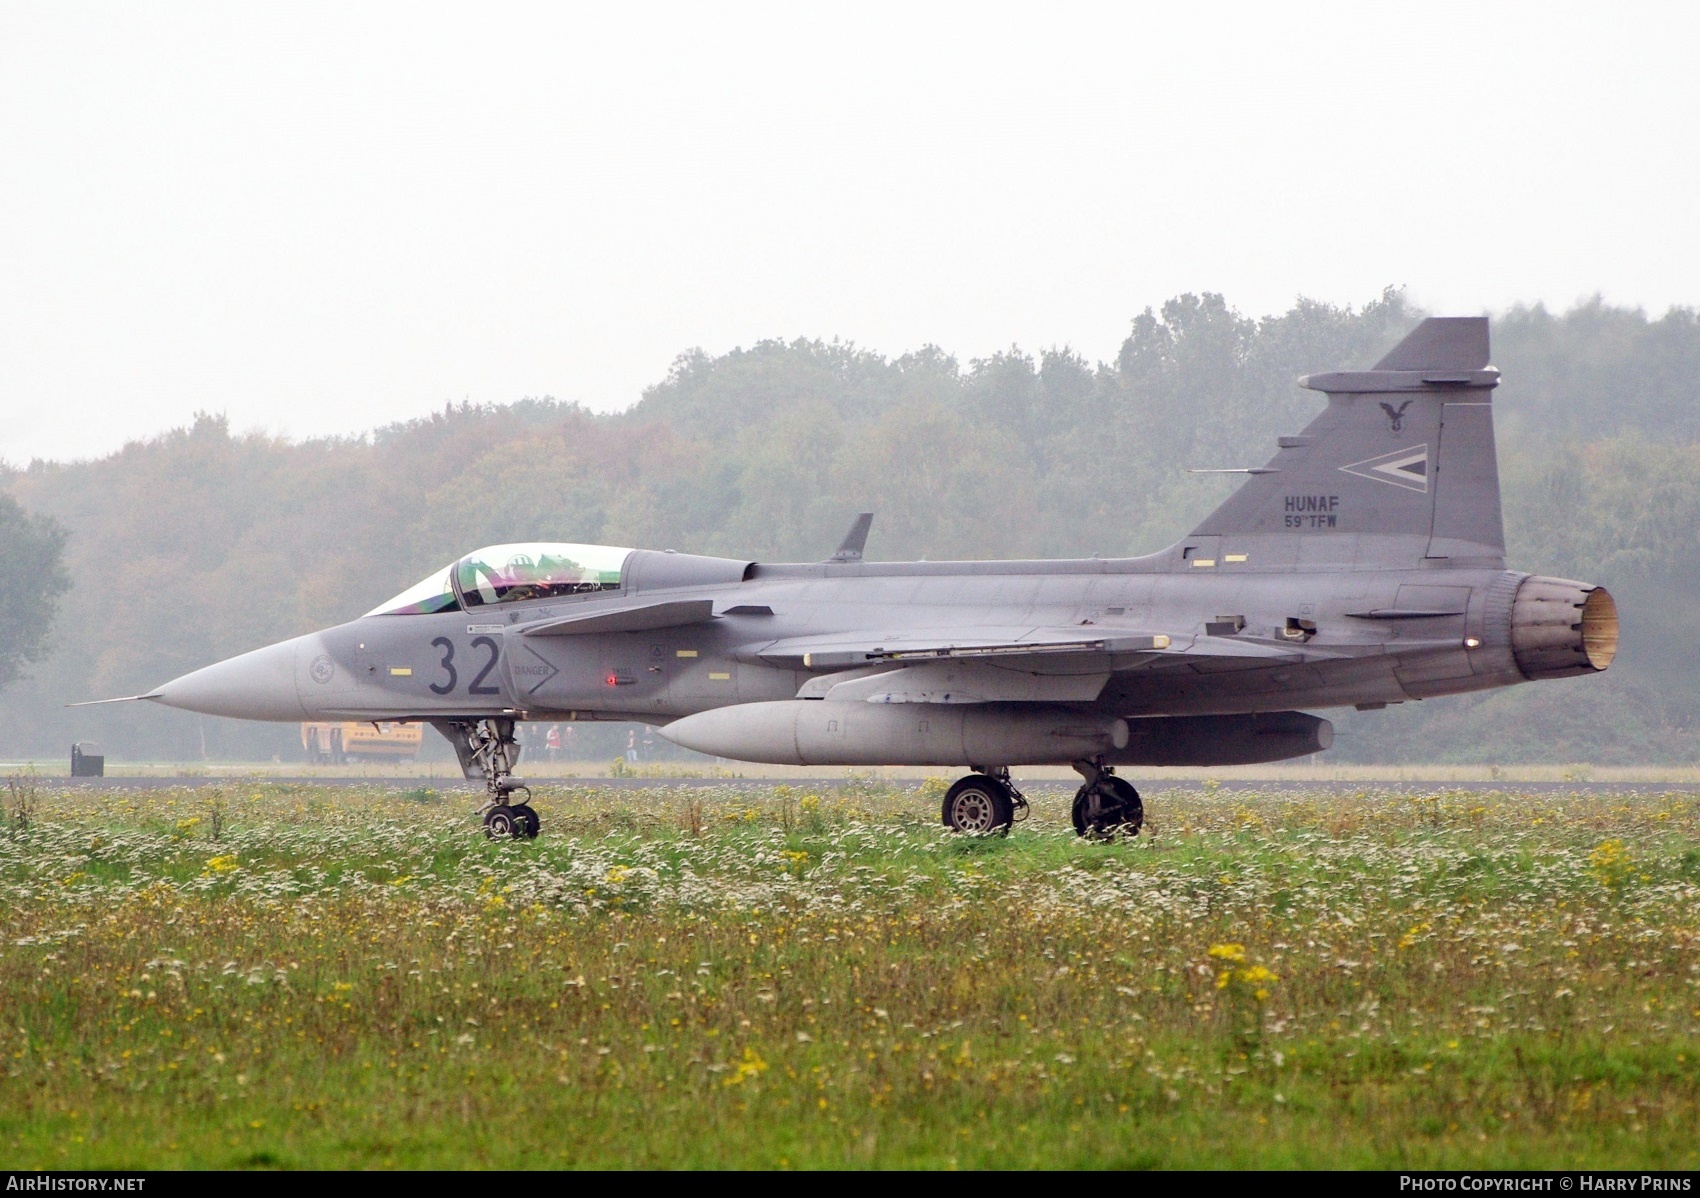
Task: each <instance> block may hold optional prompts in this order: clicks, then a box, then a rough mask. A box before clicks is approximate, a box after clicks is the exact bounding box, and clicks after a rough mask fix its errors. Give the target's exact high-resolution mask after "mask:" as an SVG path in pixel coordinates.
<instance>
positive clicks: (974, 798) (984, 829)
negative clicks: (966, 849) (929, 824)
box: [941, 767, 1027, 836]
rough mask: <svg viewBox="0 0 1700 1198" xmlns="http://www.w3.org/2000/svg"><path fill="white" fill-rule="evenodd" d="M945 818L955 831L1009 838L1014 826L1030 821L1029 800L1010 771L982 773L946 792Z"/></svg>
mask: <svg viewBox="0 0 1700 1198" xmlns="http://www.w3.org/2000/svg"><path fill="white" fill-rule="evenodd" d="M941 818H942V820H943V822H944V826H945V827H947V828H949V829H950V830H951V831H953V832H968V833H971V834H973V835H978V836H991V835H996V836H1008V835H1009V829H1010V826H1011V825H1012V824H1015V823H1018V822H1019V821H1021V820H1024V819H1026V818H1027V799H1026V797H1025V796H1023V795H1022V793H1021V792H1020V791H1019V790H1017V789H1015V784H1014V783H1013V782H1011V781H1010V779H1009V770H1008V769H1007V768H1002V767H1000V768H996V769H988V770H981V771H980V772H978V773H973V774H969V775H968V776H967V777H966V778H962V779H960V780H959V781H958V782H957V783H956V785H954V786H952V787H951V788H950V789H949V790H947V791H946V792H945V795H944V811H943V812H942V813H941Z"/></svg>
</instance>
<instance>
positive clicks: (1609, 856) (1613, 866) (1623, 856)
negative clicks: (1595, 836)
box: [1588, 840, 1634, 886]
mask: <svg viewBox="0 0 1700 1198" xmlns="http://www.w3.org/2000/svg"><path fill="white" fill-rule="evenodd" d="M1588 869H1589V871H1590V872H1591V873H1592V874H1593V875H1594V877H1595V878H1597V879H1599V882H1600V885H1602V886H1620V885H1622V884H1623V883H1624V882H1625V881H1626V880H1627V879H1628V877H1629V875H1630V874H1631V873H1632V872H1634V867H1633V865H1632V864H1631V862H1630V858H1629V850H1628V849H1626V848H1624V847H1623V841H1621V840H1602V841H1601V842H1600V843H1599V844H1598V845H1596V846H1595V848H1594V851H1593V852H1591V853H1589V854H1588Z"/></svg>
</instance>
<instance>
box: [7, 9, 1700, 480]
mask: <svg viewBox="0 0 1700 1198" xmlns="http://www.w3.org/2000/svg"><path fill="white" fill-rule="evenodd" d="M1697 14H1700V6H1696V5H1693V4H1669V5H1639V6H1638V5H1631V4H1624V3H1615V4H1601V3H1597V2H1593V3H1586V4H1558V3H1552V2H1550V0H1548V2H1543V3H1538V4H1527V5H1518V4H1482V3H1479V2H1471V3H1467V4H1458V5H1442V4H1437V3H1434V2H1433V0H1425V2H1423V3H1413V4H1408V5H1396V4H1365V3H1362V2H1361V0H1356V2H1353V3H1350V4H1340V5H1325V4H1310V5H1299V4H1270V3H1268V2H1267V0H1261V2H1259V3H1256V4H1244V5H1240V4H1217V5H1208V4H1197V3H1178V2H1177V3H1172V4H1165V5H1161V6H1158V5H1135V4H1127V3H1123V4H1114V5H1112V4H1099V5H1089V6H1067V5H1062V4H1058V3H1054V2H1053V3H1045V4H1039V3H1029V4H1026V5H1015V6H996V5H993V4H988V3H983V2H982V3H975V4H971V5H956V6H953V5H926V4H917V3H915V2H913V0H910V2H908V3H903V4H899V5H893V6H890V7H882V6H879V5H876V4H870V3H865V2H864V3H857V4H854V5H851V4H842V5H836V6H828V5H814V6H809V5H802V4H797V3H795V2H793V3H787V4H779V5H773V6H768V7H762V6H754V5H729V4H714V5H708V4H690V5H683V4H681V5H650V6H643V5H638V4H619V5H613V4H596V5H584V6H578V7H574V6H569V5H565V4H560V3H549V4H535V5H532V4H517V5H498V4H492V3H488V2H481V3H476V4H474V3H465V4H460V5H450V6H444V5H433V4H425V3H420V2H418V0H410V2H409V3H406V4H396V5H380V4H345V3H334V4H333V3H324V4H306V3H290V4H282V5H268V4H261V3H254V2H252V0H247V2H244V3H240V4H231V3H228V2H221V3H209V4H171V3H147V4H134V3H123V4H111V5H105V4H80V3H68V2H66V0H52V2H50V3H43V4H27V3H19V2H17V0H0V459H4V460H6V461H9V462H11V463H13V464H23V463H24V462H26V461H28V460H29V459H30V458H31V457H34V456H40V457H48V458H61V459H63V458H70V457H87V456H91V455H96V454H101V453H105V452H109V451H110V450H112V449H114V448H116V447H117V446H118V445H119V444H121V443H122V442H123V441H124V440H126V439H129V438H135V437H144V436H149V435H153V434H155V433H157V432H160V431H162V430H164V429H167V428H170V427H172V426H173V425H177V424H182V423H184V422H186V421H187V420H189V419H190V418H191V416H192V413H194V412H195V411H196V410H197V409H206V410H211V411H222V412H226V413H228V414H229V416H230V418H231V420H232V422H233V423H234V425H235V426H236V427H238V428H242V429H246V428H261V429H265V430H268V431H271V432H275V433H280V434H288V435H291V436H297V437H303V436H312V435H319V434H326V433H345V432H355V431H359V430H364V429H369V428H371V427H373V426H376V425H380V424H384V423H387V422H389V421H393V420H399V419H405V418H408V417H412V416H417V415H420V414H423V413H424V412H426V411H428V410H430V409H432V408H435V407H440V406H441V405H442V403H443V402H444V401H446V400H457V401H458V400H461V399H468V398H469V399H472V400H475V401H495V402H505V401H508V400H512V399H516V398H519V397H521V396H528V395H553V396H556V397H558V398H562V399H576V400H580V401H582V402H584V403H586V404H588V405H590V406H591V407H593V408H597V409H601V410H606V409H614V408H620V407H625V406H627V405H629V404H631V403H633V402H635V401H636V400H637V399H638V397H639V396H640V394H641V393H642V391H643V389H644V387H646V386H648V385H650V384H652V383H654V382H656V381H658V380H659V379H661V378H663V377H664V376H665V375H666V372H667V369H668V366H669V363H670V362H671V361H672V359H673V358H674V356H675V355H677V354H678V353H679V352H680V351H682V350H685V349H687V348H689V347H692V346H701V347H702V348H704V349H706V350H708V351H709V352H711V353H718V352H723V351H725V350H727V349H730V348H732V347H734V346H738V345H748V344H750V343H752V342H754V341H757V340H760V339H762V338H767V337H786V338H790V337H796V336H810V337H834V336H836V337H841V338H845V339H849V340H852V341H855V342H857V343H859V344H861V345H864V346H866V347H869V348H872V349H875V350H879V351H881V352H884V353H890V354H896V353H901V352H902V351H904V350H906V349H910V348H913V347H916V346H918V345H921V344H924V343H927V342H932V343H935V344H938V345H941V346H943V347H944V348H946V349H947V350H949V351H951V352H953V353H955V354H957V355H958V356H959V357H961V358H962V359H964V360H966V359H969V358H972V357H976V356H980V355H984V354H986V353H989V352H991V351H993V350H996V349H999V348H1002V347H1005V346H1008V345H1010V344H1011V343H1019V344H1021V345H1022V346H1024V347H1027V348H1029V349H1034V350H1036V349H1039V348H1043V347H1047V346H1051V345H1056V344H1068V345H1072V346H1074V347H1075V348H1077V349H1078V350H1080V351H1081V352H1082V353H1084V354H1086V355H1087V356H1088V357H1089V358H1094V359H1097V358H1105V357H1110V356H1112V355H1113V354H1114V352H1115V350H1116V347H1117V346H1118V345H1119V343H1120V340H1121V338H1122V337H1123V335H1124V334H1125V332H1126V329H1127V326H1128V322H1129V321H1130V320H1131V318H1132V317H1133V316H1134V315H1135V314H1136V313H1138V312H1139V311H1140V310H1141V309H1143V308H1145V307H1146V306H1147V305H1158V304H1161V303H1162V302H1163V300H1165V299H1167V298H1168V297H1170V296H1172V295H1174V294H1176V293H1178V292H1182V291H1202V290H1212V291H1220V292H1223V293H1224V294H1226V295H1227V297H1228V298H1229V300H1230V302H1232V303H1233V304H1234V305H1235V306H1237V307H1238V308H1239V309H1240V310H1241V311H1243V312H1245V313H1247V314H1249V315H1262V314H1265V313H1270V312H1277V311H1281V310H1284V309H1285V308H1286V307H1287V306H1288V305H1290V304H1291V303H1292V301H1293V300H1294V298H1295V297H1297V296H1299V295H1307V296H1312V297H1316V298H1320V299H1326V300H1330V301H1333V302H1337V303H1351V304H1361V303H1363V302H1364V301H1366V300H1369V299H1371V298H1373V297H1374V296H1376V295H1377V294H1378V293H1379V292H1380V290H1381V289H1382V288H1383V287H1384V286H1387V285H1389V284H1392V285H1402V286H1404V287H1406V288H1407V289H1408V292H1409V294H1410V295H1411V297H1412V298H1413V299H1415V300H1416V301H1417V302H1418V303H1420V304H1422V305H1424V306H1426V307H1428V308H1430V309H1431V310H1434V311H1437V312H1442V313H1451V314H1468V313H1475V312H1480V311H1483V310H1493V309H1499V308H1503V307H1505V306H1507V305H1509V304H1512V303H1517V302H1533V301H1544V302H1546V303H1547V304H1548V305H1549V306H1551V307H1558V308H1563V307H1568V306H1569V305H1570V304H1571V303H1573V302H1574V301H1576V300H1577V299H1578V298H1581V297H1584V296H1587V295H1591V294H1593V293H1596V292H1598V293H1601V294H1603V295H1604V296H1605V298H1606V299H1607V300H1609V301H1612V302H1615V303H1623V304H1631V305H1640V306H1644V307H1645V308H1647V309H1648V310H1649V311H1651V312H1654V313H1658V312H1662V311H1664V310H1665V309H1666V308H1667V307H1669V306H1670V305H1673V304H1679V305H1693V304H1696V303H1700V203H1697V201H1700V69H1697V68H1696V66H1695V65H1694V56H1695V53H1696V48H1697V47H1700V15H1697ZM1335 365H1344V364H1343V363H1329V362H1319V363H1316V366H1317V367H1318V368H1319V369H1320V368H1325V367H1329V366H1335Z"/></svg>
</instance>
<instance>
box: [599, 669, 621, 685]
mask: <svg viewBox="0 0 1700 1198" xmlns="http://www.w3.org/2000/svg"><path fill="white" fill-rule="evenodd" d="M602 681H604V682H606V683H607V684H608V685H609V686H619V685H620V676H619V675H618V674H616V673H613V672H612V671H610V672H609V674H608V677H606V678H604V679H603V680H602Z"/></svg>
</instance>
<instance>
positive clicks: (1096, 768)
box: [1073, 757, 1145, 840]
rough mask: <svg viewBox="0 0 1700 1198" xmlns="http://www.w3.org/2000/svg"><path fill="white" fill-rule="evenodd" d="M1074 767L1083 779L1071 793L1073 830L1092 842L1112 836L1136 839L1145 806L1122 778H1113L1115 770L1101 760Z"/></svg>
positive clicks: (1082, 762) (1084, 762)
mask: <svg viewBox="0 0 1700 1198" xmlns="http://www.w3.org/2000/svg"><path fill="white" fill-rule="evenodd" d="M1074 768H1075V770H1076V771H1078V772H1079V774H1080V776H1081V777H1082V778H1084V779H1086V782H1085V784H1084V785H1082V786H1081V788H1080V789H1079V790H1077V791H1075V792H1074V812H1073V814H1074V830H1075V832H1076V833H1078V834H1079V835H1081V836H1085V837H1088V838H1089V839H1092V840H1108V839H1110V838H1111V837H1114V836H1138V835H1139V829H1140V826H1141V825H1143V824H1144V823H1145V804H1144V803H1142V802H1140V800H1139V792H1138V791H1137V790H1135V789H1134V788H1133V784H1132V783H1130V782H1129V781H1127V779H1125V778H1118V777H1116V771H1115V769H1114V767H1112V766H1108V765H1105V764H1104V759H1103V758H1102V757H1097V758H1094V759H1093V760H1091V761H1077V762H1075V763H1074Z"/></svg>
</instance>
